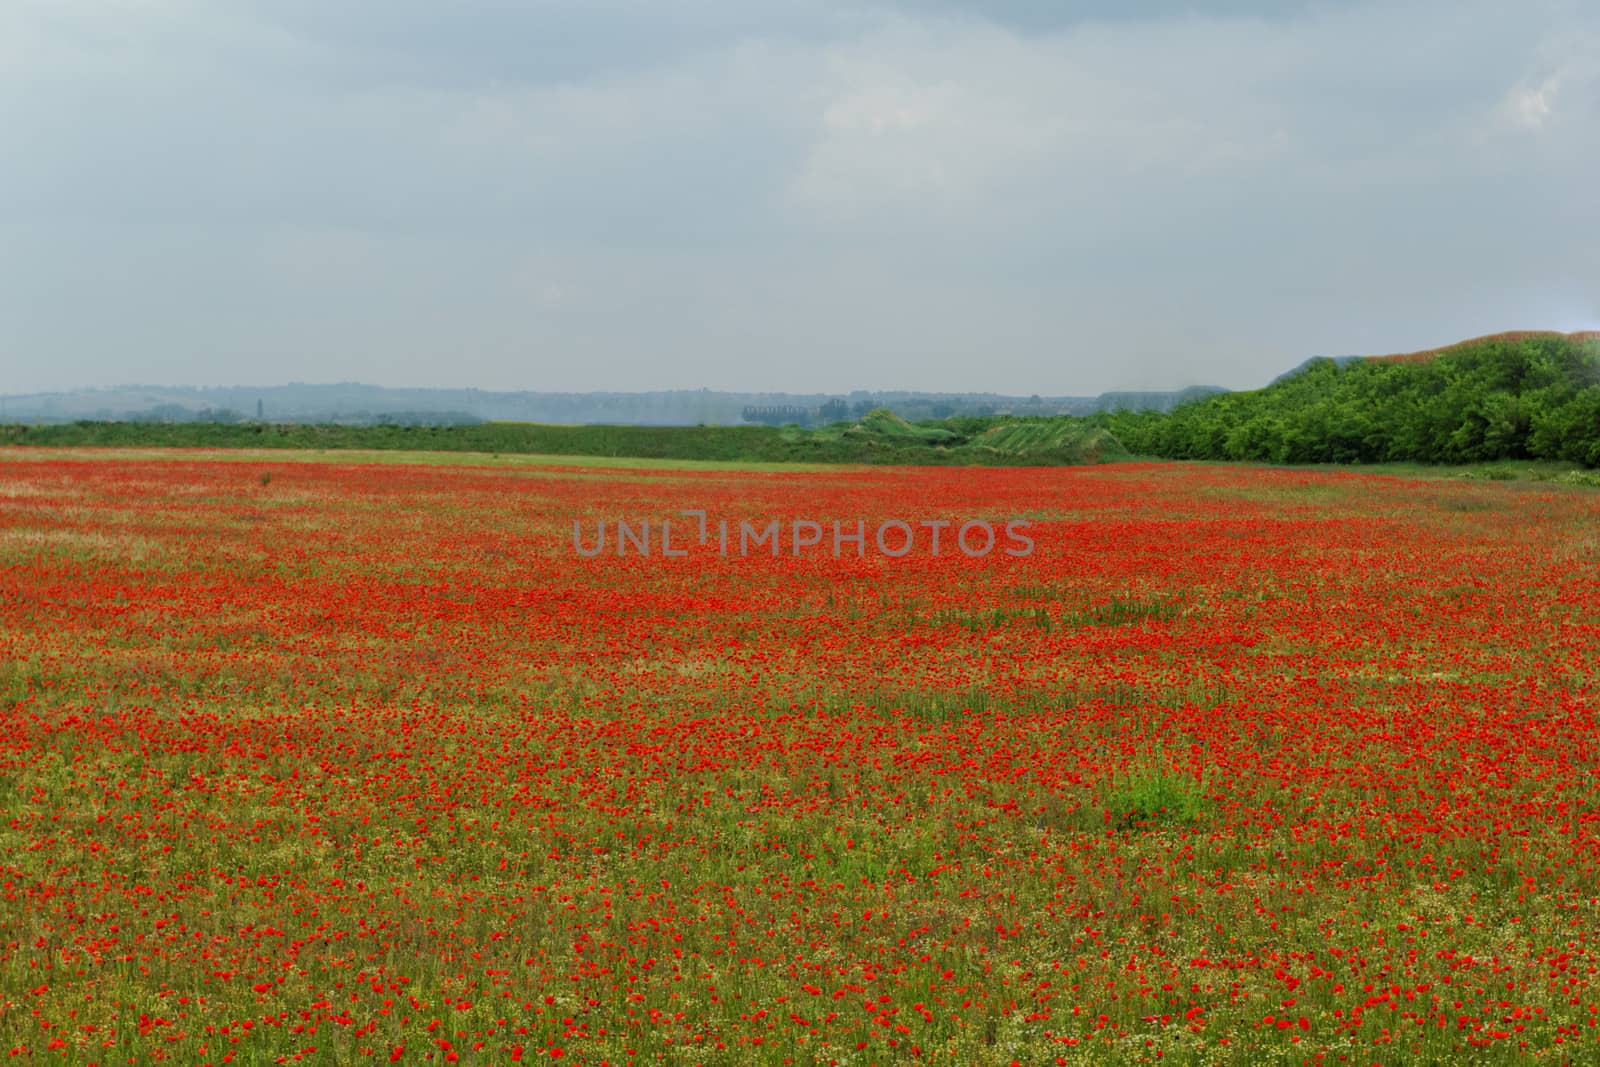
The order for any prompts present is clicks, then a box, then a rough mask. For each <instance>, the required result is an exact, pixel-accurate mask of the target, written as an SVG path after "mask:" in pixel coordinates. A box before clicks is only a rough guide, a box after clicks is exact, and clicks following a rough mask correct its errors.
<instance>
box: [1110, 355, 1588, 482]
mask: <svg viewBox="0 0 1600 1067" xmlns="http://www.w3.org/2000/svg"><path fill="white" fill-rule="evenodd" d="M1089 421H1090V422H1091V423H1094V424H1096V425H1099V426H1102V427H1104V428H1105V429H1108V430H1110V431H1111V432H1112V433H1113V434H1114V435H1116V437H1117V438H1118V439H1120V440H1121V441H1122V443H1123V444H1124V445H1126V446H1127V448H1128V449H1129V450H1130V451H1132V452H1133V453H1135V454H1138V455H1147V456H1157V457H1161V458H1164V459H1200V460H1250V461H1255V462H1264V463H1384V462H1412V463H1477V462H1485V461H1491V460H1506V459H1513V460H1514V459H1530V460H1562V461H1567V462H1571V463H1576V464H1581V465H1583V466H1588V467H1594V466H1600V338H1596V336H1595V335H1593V334H1587V335H1570V336H1569V335H1562V334H1524V335H1508V336H1501V337H1492V338H1485V339H1483V340H1481V341H1476V342H1469V343H1466V344H1463V345H1459V346H1456V347H1454V348H1451V349H1446V350H1443V351H1441V352H1439V353H1438V354H1435V355H1431V356H1428V357H1425V358H1417V359H1393V360H1381V359H1367V360H1356V361H1353V362H1349V363H1345V364H1344V365H1340V364H1339V363H1336V362H1335V361H1334V360H1331V359H1319V360H1313V361H1311V362H1310V363H1309V364H1307V365H1306V366H1305V367H1304V369H1302V370H1301V371H1300V372H1298V373H1296V374H1293V375H1291V376H1289V377H1287V378H1285V379H1282V380H1280V381H1278V382H1276V383H1274V384H1272V385H1270V386H1268V387H1267V388H1265V389H1258V390H1254V391H1251V392H1241V393H1223V394H1220V395H1217V396H1212V397H1208V398H1206V399H1204V400H1200V401H1196V402H1194V403H1189V404H1185V405H1182V406H1180V407H1178V408H1176V409H1174V410H1173V411H1171V412H1169V413H1165V414H1163V413H1158V412H1149V411H1144V412H1128V411H1118V412H1112V413H1108V414H1104V415H1096V416H1091V417H1090V419H1089Z"/></svg>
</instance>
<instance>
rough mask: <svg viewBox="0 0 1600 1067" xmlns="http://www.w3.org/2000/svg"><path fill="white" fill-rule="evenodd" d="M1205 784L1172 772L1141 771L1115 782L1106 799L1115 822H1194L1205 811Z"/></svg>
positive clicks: (1124, 823) (1125, 823)
mask: <svg viewBox="0 0 1600 1067" xmlns="http://www.w3.org/2000/svg"><path fill="white" fill-rule="evenodd" d="M1205 805H1206V794H1205V788H1204V784H1203V783H1202V782H1199V781H1196V780H1195V779H1193V778H1187V777H1181V776H1179V775H1177V774H1173V773H1171V772H1168V771H1140V772H1136V773H1134V774H1133V775H1132V776H1131V777H1129V778H1126V779H1124V780H1123V781H1121V782H1117V783H1114V784H1113V785H1112V788H1111V789H1110V791H1109V792H1107V794H1106V796H1105V806H1106V811H1107V812H1108V813H1110V815H1111V818H1112V820H1113V821H1115V822H1118V823H1120V824H1123V825H1128V824H1134V823H1154V822H1172V823H1180V824H1183V823H1192V822H1194V821H1195V820H1197V819H1199V818H1200V815H1201V814H1202V813H1203V812H1204V811H1205Z"/></svg>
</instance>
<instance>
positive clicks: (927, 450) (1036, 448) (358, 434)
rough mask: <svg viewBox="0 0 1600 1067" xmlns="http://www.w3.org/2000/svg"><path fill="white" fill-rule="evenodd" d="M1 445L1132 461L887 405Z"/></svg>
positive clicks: (1079, 429)
mask: <svg viewBox="0 0 1600 1067" xmlns="http://www.w3.org/2000/svg"><path fill="white" fill-rule="evenodd" d="M0 444H7V445H23V446H27V445H38V446H100V447H179V448H310V449H339V448H359V449H403V450H423V451H436V452H486V453H505V454H530V455H556V456H627V457H634V458H639V459H692V460H715V461H723V462H746V463H899V464H909V465H941V464H952V465H963V464H970V465H984V466H1015V465H1030V466H1031V465H1040V466H1044V465H1057V464H1061V465H1066V464H1083V463H1103V462H1110V461H1113V460H1118V459H1126V458H1128V452H1127V450H1126V449H1124V448H1123V447H1122V445H1121V443H1120V442H1118V441H1117V440H1116V438H1115V437H1114V436H1113V435H1112V434H1111V432H1110V431H1108V430H1106V429H1105V428H1104V427H1100V426H1092V425H1089V424H1087V423H1085V422H1083V421H1081V420H1078V419H1072V418H1063V417H1045V416H1041V417H1037V418H1014V417H1006V416H987V417H971V418H958V419H946V420H943V421H938V422H915V423H913V422H908V421H906V420H905V419H903V418H901V417H900V416H898V415H895V414H894V413H893V412H890V411H888V410H885V409H881V408H880V409H878V410H875V411H872V412H869V413H868V414H867V415H866V416H865V417H863V418H862V419H861V420H860V421H859V422H856V423H838V424H835V425H832V426H824V427H821V428H819V429H815V430H804V429H799V428H797V427H781V428H780V427H773V426H553V425H545V424H541V423H524V422H490V423H482V424H479V425H470V426H339V425H327V424H316V425H270V424H266V423H206V422H184V423H149V422H75V423H69V424H63V425H54V426H0Z"/></svg>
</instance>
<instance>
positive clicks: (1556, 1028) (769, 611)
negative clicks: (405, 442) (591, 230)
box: [0, 448, 1600, 1067]
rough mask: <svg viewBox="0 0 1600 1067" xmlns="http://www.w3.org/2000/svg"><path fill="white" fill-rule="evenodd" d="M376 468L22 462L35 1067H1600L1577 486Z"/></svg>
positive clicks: (18, 702) (10, 888)
mask: <svg viewBox="0 0 1600 1067" xmlns="http://www.w3.org/2000/svg"><path fill="white" fill-rule="evenodd" d="M395 458H396V457H393V456H390V457H388V459H389V460H391V461H389V462H378V461H377V459H376V457H372V456H361V455H346V456H342V457H341V456H334V455H331V454H330V455H315V454H310V453H306V454H294V455H284V454H273V455H263V454H251V453H244V452H235V453H220V452H219V453H206V452H190V451H173V452H166V453H161V452H154V451H151V452H134V451H120V452H118V451H71V450H59V451H45V450H39V449H33V450H28V449H21V448H13V449H5V450H0V810H3V820H4V821H3V825H0V1052H4V1053H6V1054H8V1055H9V1057H10V1059H11V1060H12V1061H16V1062H44V1063H56V1062H60V1063H72V1064H90V1063H93V1064H101V1065H108V1064H119V1065H120V1064H143V1063H154V1062H170V1063H177V1064H222V1063H233V1064H266V1063H314V1064H324V1063H327V1064H350V1063H367V1062H407V1063H409V1062H433V1063H458V1062H459V1063H508V1062H524V1063H530V1062H548V1061H558V1062H560V1063H562V1064H568V1063H571V1064H585V1065H613V1067H617V1065H628V1064H643V1063H674V1064H852V1065H858V1064H859V1065H865V1064H912V1063H923V1062H930V1063H931V1062H938V1063H950V1064H962V1065H991V1064H1012V1063H1019V1064H1030V1065H1031V1064H1052V1063H1056V1064H1118V1063H1177V1064H1202V1063H1203V1064H1230V1063H1237V1064H1278V1063H1282V1064H1360V1065H1367V1064H1386V1065H1387V1064H1411V1063H1431V1064H1442V1063H1594V1062H1600V782H1597V779H1596V772H1597V770H1600V725H1597V721H1596V701H1597V697H1600V492H1596V491H1593V490H1586V489H1582V488H1577V487H1569V486H1560V485H1553V484H1548V483H1544V484H1527V483H1510V482H1507V483H1488V482H1473V481H1465V480H1446V479H1421V478H1402V477H1392V476H1378V475H1373V474H1356V473H1347V472H1337V471H1314V472H1312V471H1304V470H1274V469H1265V468H1251V467H1237V466H1207V465H1178V464H1117V465H1112V466H1105V467H1092V468H1049V469H1041V468H1027V469H952V468H934V469H928V468H916V469H913V468H873V469H862V468H833V469H826V470H815V469H801V470H775V469H761V468H722V469H718V468H712V467H695V466H692V465H678V466H675V467H670V468H669V467H667V466H654V467H652V466H648V465H643V464H641V465H637V466H628V465H623V464H616V465H578V464H571V463H569V464H560V465H558V464H554V463H537V462H518V461H513V460H509V459H507V460H493V461H491V460H490V459H489V458H488V457H483V459H482V460H481V461H477V462H473V461H467V460H465V459H463V458H462V457H455V458H454V459H451V460H449V461H448V462H432V461H430V462H424V461H423V459H424V458H425V457H420V456H418V457H410V458H411V460H412V461H410V462H392V460H393V459H395ZM402 458H404V457H402ZM689 509H693V510H700V511H704V512H706V513H707V514H708V515H710V516H712V517H714V518H717V517H721V518H726V519H731V520H741V519H749V520H752V521H755V520H759V521H762V522H765V521H767V520H769V519H776V520H781V521H784V522H789V521H791V520H794V519H796V518H805V519H814V520H817V521H819V522H830V521H832V520H838V519H844V520H848V521H850V522H851V523H854V522H855V521H857V520H860V521H863V522H865V523H867V524H868V526H869V527H870V526H871V525H873V524H876V523H881V522H883V521H886V520H891V519H899V520H904V521H907V522H910V523H916V522H920V521H926V520H949V521H951V522H953V523H957V524H959V523H960V522H963V521H966V520H971V519H985V520H988V521H991V522H993V523H994V524H995V525H996V527H997V528H998V527H999V526H1001V525H1002V524H1003V523H1005V522H1007V521H1011V520H1022V521H1026V522H1027V523H1029V524H1030V525H1029V526H1028V528H1027V534H1028V536H1029V537H1030V538H1031V541H1032V544H1033V550H1032V551H1031V553H1029V554H1027V555H1016V556H1013V555H1007V554H1005V553H1003V552H999V551H996V552H993V553H990V554H988V555H985V556H982V557H981V558H974V557H971V556H968V555H965V554H963V553H961V552H956V551H951V550H949V549H948V547H947V549H946V551H944V552H943V553H941V554H939V555H934V554H932V553H931V552H928V551H921V550H919V551H915V552H910V553H908V554H906V555H904V556H901V557H894V558H891V557H887V556H884V555H882V554H880V553H874V552H866V553H862V554H857V553H855V552H854V551H849V550H847V551H844V552H841V553H839V554H838V555H835V554H834V553H833V552H832V551H830V550H829V546H828V545H827V544H826V543H824V544H823V545H822V546H820V547H819V548H814V549H811V550H809V551H807V552H805V553H800V554H796V553H791V552H789V551H787V550H785V551H784V552H782V553H780V554H768V553H765V552H755V553H750V554H746V555H739V554H720V553H719V552H717V551H716V550H715V546H714V544H713V545H702V544H691V545H689V547H688V549H687V551H686V553H685V554H684V555H683V556H673V557H667V556H662V555H661V554H659V553H657V554H656V555H653V556H644V555H641V554H639V553H637V552H627V553H624V554H620V555H619V554H618V553H617V551H616V550H615V546H614V545H613V546H611V547H610V548H609V549H608V550H607V551H604V552H599V553H596V554H594V555H583V554H580V553H579V552H577V551H575V550H574V543H573V523H574V522H575V521H581V522H584V523H588V524H590V525H589V526H588V529H589V530H590V531H591V533H592V530H593V529H594V526H593V524H594V523H595V522H596V521H599V520H618V519H640V520H651V521H663V520H667V519H672V520H674V522H675V526H674V533H675V534H676V532H677V526H676V522H677V521H678V516H679V515H680V513H681V512H682V511H684V510H689ZM685 521H687V520H685ZM590 540H591V541H592V536H591V537H590Z"/></svg>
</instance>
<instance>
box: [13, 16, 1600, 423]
mask: <svg viewBox="0 0 1600 1067" xmlns="http://www.w3.org/2000/svg"><path fill="white" fill-rule="evenodd" d="M1112 6H1113V5H1110V4H1102V5H1098V6H1096V5H1088V4H1084V5H1065V6H1060V7H1058V6H1054V5H1052V6H1051V7H1050V8H1049V9H1048V10H1049V11H1051V12H1064V14H1062V15H1061V16H1060V17H1058V18H1054V19H1044V18H1041V17H1036V16H1039V15H1041V13H1044V12H1045V11H1046V8H1045V7H1044V5H1039V6H1037V7H1030V6H1029V5H1027V4H1015V5H1001V6H995V5H976V4H967V5H957V4H956V3H954V0H952V2H951V3H941V4H933V3H928V4H923V5H912V4H909V3H902V4H899V5H898V6H888V5H884V4H880V3H867V2H846V0H839V2H837V3H833V4H829V5H817V4H809V3H808V4H801V3H799V2H794V3H789V2H787V0H785V2H781V3H774V4H766V5H757V4H750V3H734V2H732V0H695V2H691V3H686V4H683V5H677V4H673V5H663V4H646V3H644V2H643V0H607V2H602V3H587V4H578V3H575V2H573V3H563V4H550V3H544V4H534V5H529V4H513V3H511V2H510V0H505V2H501V3H496V2H492V0H468V2H467V3H465V4H464V5H461V6H459V7H452V8H450V10H451V11H453V12H454V13H455V14H454V15H453V16H452V17H451V18H449V19H444V18H441V16H440V15H439V14H438V13H439V12H440V11H443V10H445V9H444V8H442V7H440V6H439V5H437V4H432V3H423V2H422V0H395V2H392V3H383V4H380V3H376V2H373V3H327V2H325V3H319V4H312V3H311V2H310V0H275V2H271V3H269V2H267V0H257V2H255V3H243V2H232V3H225V2H218V0H212V2H205V3H202V2H201V0H124V2H123V3H122V4H120V5H118V6H117V7H116V8H114V9H107V8H105V7H104V6H103V5H97V4H93V3H91V2H89V0H48V2H47V0H14V2H13V3H12V4H8V5H5V6H4V7H0V249H3V251H0V365H3V366H5V367H6V368H7V369H8V370H9V369H11V368H17V369H15V370H12V371H11V378H10V379H9V381H8V382H7V383H6V384H0V390H6V391H18V390H21V389H27V388H40V387H44V386H48V385H72V384H92V383H97V382H116V381H126V380H167V381H173V382H195V383H227V382H236V381H244V380H250V381H260V380H264V379H268V378H278V377H283V378H290V377H293V378H300V379H303V380H323V379H328V378H335V379H365V380H371V381H378V382H385V383H394V384H408V383H419V384H441V385H443V384H461V385H481V386H485V387H505V388H521V387H526V388H600V387H608V386H610V387H618V388H624V387H626V388H642V387H650V386H658V387H666V386H690V387H697V386H701V385H710V386H728V387H749V388H780V387H781V388H795V389H801V388H804V389H839V390H848V389H851V388H857V387H884V388H888V387H917V388H952V389H954V388H963V389H965V388H994V389H998V390H1004V391H1010V392H1021V393H1031V392H1039V393H1072V392H1095V391H1098V390H1100V389H1105V388H1116V387H1122V386H1157V385H1169V384H1178V385H1181V384H1192V383H1196V382H1217V383H1219V384H1224V385H1233V386H1248V385H1252V384H1258V383H1260V382H1261V381H1264V380H1266V379H1267V378H1269V377H1271V376H1272V375H1273V374H1275V373H1277V372H1278V371H1279V370H1282V369H1283V368H1284V367H1286V366H1289V365H1292V364H1294V363H1296V362H1298V361H1299V360H1300V359H1302V358H1303V357H1304V356H1306V355H1310V354H1314V353H1317V352H1341V353H1342V352H1352V351H1362V350H1372V349H1382V350H1394V349H1401V348H1406V347H1413V346H1415V347H1422V346H1423V345H1426V344H1434V343H1439V342H1442V341H1448V340H1452V339H1455V338H1456V337H1458V336H1465V335H1468V334H1472V333H1481V332H1486V331H1488V330H1492V329H1499V328H1506V327H1518V326H1524V325H1529V326H1538V325H1543V324H1548V325H1552V326H1557V327H1559V328H1568V329H1575V328H1579V327H1581V326H1595V325H1600V322H1594V321H1592V320H1593V319H1594V317H1595V315H1596V314H1597V313H1600V308H1597V306H1596V305H1597V304H1600V301H1597V300H1596V294H1597V293H1600V260H1597V258H1596V253H1595V252H1594V250H1593V249H1594V243H1593V241H1592V239H1589V238H1588V237H1587V236H1586V235H1592V234H1593V233H1594V232H1595V229H1596V226H1597V224H1600V209H1597V201H1596V199H1595V198H1594V197H1593V196H1592V193H1591V192H1590V191H1589V186H1590V185H1591V184H1592V182H1591V175H1593V174H1594V173H1595V171H1596V167H1597V165H1600V140H1597V130H1600V123H1597V122H1596V121H1595V117H1596V115H1597V113H1600V112H1597V107H1600V63H1597V62H1596V60H1595V59H1594V58H1593V57H1594V56H1596V55H1600V47H1594V44H1595V42H1596V41H1597V40H1600V13H1597V12H1595V11H1593V10H1592V9H1591V8H1589V7H1586V6H1584V5H1580V4H1575V3H1571V2H1567V0H1534V2H1531V3H1529V4H1526V5H1523V6H1521V7H1519V8H1516V9H1513V8H1511V7H1509V6H1507V5H1503V4H1494V3H1488V2H1482V0H1466V2H1446V0H1402V2H1396V3H1384V4H1354V3H1348V4H1317V5H1306V6H1303V7H1295V8H1292V9H1286V8H1284V7H1282V6H1280V5H1273V8H1274V11H1275V13H1274V14H1272V15H1271V17H1266V16H1267V14H1268V13H1267V12H1266V10H1265V5H1260V10H1257V9H1256V8H1254V7H1251V6H1249V5H1246V4H1243V3H1240V4H1236V5H1224V6H1223V7H1217V6H1215V5H1206V6H1207V9H1208V12H1209V14H1207V15H1205V16H1203V17H1202V16H1197V15H1195V14H1193V13H1192V12H1189V11H1188V9H1187V8H1186V7H1184V5H1181V4H1170V5H1160V6H1157V7H1144V8H1141V9H1140V10H1138V11H1129V10H1125V9H1124V10H1122V13H1121V16H1120V17H1112V14H1113V13H1112ZM1116 6H1117V7H1118V8H1124V5H1116ZM1030 12H1031V13H1032V14H1030ZM17 42H22V44H21V45H18V44H17Z"/></svg>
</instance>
